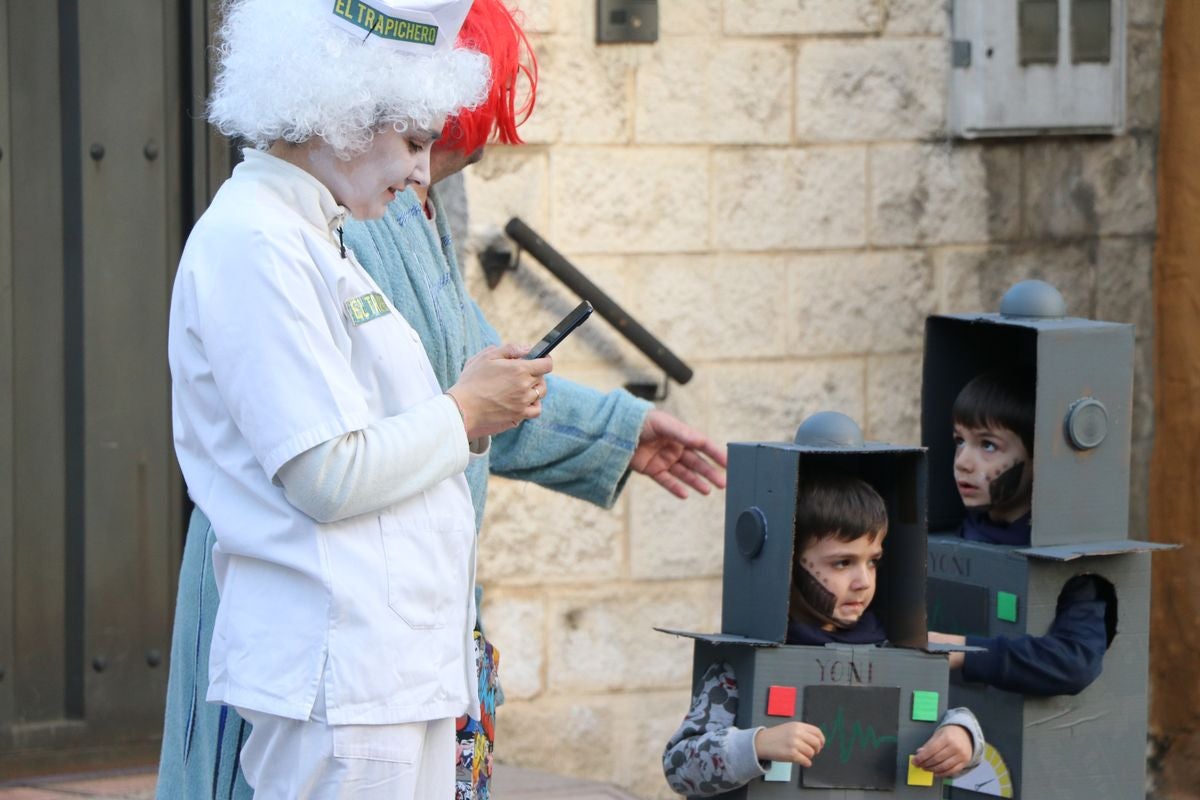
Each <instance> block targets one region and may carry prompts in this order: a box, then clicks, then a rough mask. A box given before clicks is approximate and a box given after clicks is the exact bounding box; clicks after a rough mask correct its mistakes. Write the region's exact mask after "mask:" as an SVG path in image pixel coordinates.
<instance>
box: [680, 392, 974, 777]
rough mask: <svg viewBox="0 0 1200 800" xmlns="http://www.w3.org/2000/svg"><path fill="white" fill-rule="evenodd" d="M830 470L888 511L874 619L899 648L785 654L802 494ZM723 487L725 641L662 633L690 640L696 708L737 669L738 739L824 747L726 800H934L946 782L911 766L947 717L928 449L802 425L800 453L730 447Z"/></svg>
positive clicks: (794, 448) (831, 418) (825, 420)
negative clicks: (932, 648)
mask: <svg viewBox="0 0 1200 800" xmlns="http://www.w3.org/2000/svg"><path fill="white" fill-rule="evenodd" d="M829 470H832V471H835V472H838V473H842V474H847V475H852V476H856V477H857V478H861V479H862V480H864V481H865V482H866V483H868V484H870V485H871V487H873V488H874V489H875V491H877V492H878V493H879V495H880V496H881V497H882V499H883V501H884V505H885V507H886V510H887V517H888V534H887V543H886V545H885V553H886V556H885V558H884V559H883V561H882V562H881V563H880V565H879V567H878V581H877V583H878V586H877V590H876V593H875V597H876V599H877V602H875V603H873V604H872V605H871V610H872V611H874V613H875V615H876V616H877V617H878V619H879V621H880V623H881V624H882V626H883V629H884V630H885V631H886V637H887V640H888V641H889V642H890V643H892V644H893V645H897V646H894V647H880V646H877V645H874V644H869V645H856V644H840V643H833V644H827V645H825V646H823V647H818V646H809V645H791V644H786V643H785V642H786V641H787V636H788V627H789V613H788V612H789V603H790V600H791V594H792V587H793V574H792V572H793V563H794V559H793V555H794V553H793V550H794V547H795V536H794V529H795V519H796V508H797V505H796V504H797V488H798V486H799V485H800V481H801V479H802V478H803V477H804V476H805V475H812V474H820V473H823V472H825V471H829ZM728 476H729V478H728V481H729V483H728V487H727V493H726V513H725V569H724V593H723V597H724V599H723V607H722V632H721V633H719V634H699V633H687V632H682V631H673V630H664V632H666V633H673V634H676V635H681V636H687V637H689V638H692V639H694V640H695V641H696V644H695V656H694V659H695V660H694V669H693V680H694V684H695V686H694V690H695V694H697V696H699V691H700V689H701V687H702V685H703V684H704V683H705V681H706V678H707V677H708V675H707V673H709V672H711V670H710V665H712V664H716V663H720V662H724V663H727V664H729V665H730V666H731V667H732V669H733V672H734V673H735V674H736V681H737V691H738V694H739V700H738V703H737V710H736V712H735V714H736V718H735V720H734V725H735V726H736V727H737V728H741V729H743V730H748V729H754V728H757V727H759V726H773V725H778V724H780V723H784V722H788V721H789V720H797V721H802V722H807V723H809V724H812V725H816V726H817V727H819V728H821V729H822V731H823V733H824V735H825V740H826V741H825V746H824V749H823V750H822V751H821V753H820V754H819V755H818V756H817V757H816V758H815V759H814V760H813V765H812V767H808V768H801V767H799V766H798V765H795V764H791V763H783V762H775V763H772V764H770V766H769V768H768V769H767V772H766V774H765V775H763V776H762V777H760V778H754V779H751V780H750V782H749V783H746V784H745V785H743V786H741V787H740V788H737V789H734V790H731V791H728V792H727V793H726V794H723V795H721V796H725V797H738V798H784V797H794V796H797V795H800V796H803V797H806V798H814V799H817V798H880V797H898V798H934V797H938V796H940V791H941V783H942V781H941V780H940V779H936V778H935V777H934V776H933V774H932V773H928V772H925V771H924V770H919V769H915V768H914V767H913V766H912V764H911V762H910V757H911V755H912V753H914V752H915V751H916V750H917V748H918V747H919V746H920V745H921V744H922V743H924V742H925V741H926V740H927V739H928V738H929V736H930V735H931V734H932V733H933V731H934V729H935V726H936V725H937V723H938V720H939V719H940V718H941V717H942V715H943V714H944V713H945V711H946V708H947V702H946V701H947V691H948V684H949V668H948V665H947V662H946V657H945V656H944V655H942V654H939V653H932V652H928V651H927V650H925V649H923V648H925V643H926V632H925V624H924V616H925V611H924V609H925V592H924V574H925V538H926V537H925V498H926V485H925V481H926V470H925V452H924V450H923V449H922V448H919V447H897V446H892V445H887V444H879V443H874V442H864V441H863V437H862V433H861V431H860V430H859V428H858V426H857V425H856V424H855V423H854V422H853V421H852V420H850V419H849V418H848V417H846V416H844V415H841V414H836V413H832V412H824V413H821V414H816V415H814V416H812V417H810V418H809V419H808V420H806V421H805V422H804V424H803V425H801V426H800V429H799V430H798V431H797V434H796V441H795V442H794V443H769V442H758V443H734V444H730V445H729V470H728ZM968 716H969V715H968ZM685 724H686V723H685ZM718 790H719V789H718ZM677 791H679V789H677Z"/></svg>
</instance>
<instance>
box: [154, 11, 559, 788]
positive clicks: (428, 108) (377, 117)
mask: <svg viewBox="0 0 1200 800" xmlns="http://www.w3.org/2000/svg"><path fill="white" fill-rule="evenodd" d="M374 5H375V7H376V9H379V8H382V9H385V10H386V12H387V13H388V14H389V15H395V16H396V17H397V18H404V19H419V18H420V17H421V14H427V15H428V14H432V15H433V17H434V18H435V20H436V21H437V22H438V25H437V27H436V28H435V30H438V31H440V37H441V39H447V38H448V39H449V42H448V43H447V42H441V44H442V45H444V46H441V47H436V48H432V49H431V50H430V51H428V52H420V53H414V52H412V51H413V49H414V47H415V46H413V45H411V43H403V42H398V41H391V40H389V39H388V38H387V37H386V36H380V35H373V34H376V31H375V30H374V29H372V30H369V31H368V32H367V35H366V36H362V37H360V36H359V35H358V33H357V32H351V31H348V30H346V27H345V25H344V21H343V20H340V19H336V18H335V17H336V13H335V12H336V11H337V8H338V7H337V6H336V5H335V6H332V7H331V6H330V5H329V4H327V3H325V2H323V1H322V0H302V1H301V2H299V3H294V4H291V5H290V7H289V13H288V14H287V15H285V16H284V17H280V16H279V15H278V13H277V12H278V4H277V3H275V2H273V0H232V2H230V3H228V4H227V5H226V6H225V8H224V12H225V17H224V21H223V23H222V27H221V30H220V33H219V39H220V46H219V48H218V64H217V72H216V79H215V82H214V86H215V88H214V91H213V95H212V99H211V103H210V118H211V119H212V121H213V122H214V123H215V124H216V125H217V126H218V127H219V128H220V129H221V130H222V131H223V132H225V133H227V134H230V135H236V136H239V137H241V138H243V139H245V140H247V141H249V142H250V143H252V144H254V145H256V146H257V148H258V149H256V150H247V151H246V153H245V161H244V162H243V163H242V164H240V165H238V167H237V168H236V169H235V170H234V173H233V175H232V176H231V178H230V179H229V180H228V181H227V182H226V183H225V184H224V185H223V186H222V187H221V189H220V190H219V191H218V193H217V195H216V197H215V198H214V199H213V202H212V203H211V205H210V206H209V208H208V210H207V211H206V212H205V213H204V215H203V216H202V217H201V219H200V220H199V221H198V222H197V224H196V226H195V228H194V229H193V231H192V233H191V235H190V236H189V238H188V242H187V245H186V246H185V248H184V253H183V256H182V258H181V261H180V267H179V271H178V275H177V278H176V282H175V287H174V291H173V294H172V301H171V321H170V340H169V345H168V353H169V357H170V366H171V374H172V401H173V409H174V422H175V426H174V427H175V442H176V452H177V455H178V457H179V463H180V466H181V468H182V470H183V473H184V477H185V479H186V481H187V484H188V491H189V494H190V496H191V497H192V498H193V500H194V501H195V503H196V506H197V507H198V508H199V509H201V510H202V511H203V512H204V514H205V516H207V518H208V519H209V520H210V521H211V528H212V530H213V531H214V533H215V537H216V545H215V546H214V547H213V550H212V559H213V568H214V574H215V578H216V585H217V587H218V590H219V592H220V599H221V602H220V606H219V608H218V610H217V615H216V621H215V624H214V630H213V634H212V641H211V652H210V656H209V685H208V692H207V699H208V701H210V702H214V703H221V704H224V705H228V706H232V707H235V708H236V709H237V711H238V714H239V715H240V716H241V717H243V718H245V719H247V720H248V721H250V722H251V723H252V725H253V729H252V731H251V733H250V735H249V737H248V738H247V740H246V742H245V744H244V745H243V746H242V748H241V753H240V759H241V766H242V768H243V771H244V773H245V775H246V779H247V782H248V783H249V784H250V785H251V786H252V787H253V788H254V790H255V797H257V798H259V800H276V799H278V800H284V798H287V799H289V800H290V799H291V798H313V799H314V800H318V799H320V798H332V797H343V796H347V795H352V796H354V797H357V798H364V800H369V799H370V798H379V799H380V800H382V799H383V798H389V800H392V799H396V800H406V799H407V798H414V799H415V798H425V797H449V796H451V794H452V792H453V791H454V756H455V746H454V718H455V717H457V716H459V715H460V714H463V713H470V714H472V715H478V704H479V700H478V686H477V682H476V676H475V665H474V658H473V654H472V651H473V639H472V628H473V626H474V620H475V608H474V591H473V584H474V563H475V518H474V509H473V507H472V504H471V499H470V493H469V490H468V487H467V483H466V479H465V477H464V476H463V471H464V469H465V468H466V466H467V463H468V461H469V459H470V457H471V453H482V452H485V451H486V448H487V446H488V437H489V436H490V435H491V434H493V433H499V432H500V431H502V430H506V429H510V428H512V427H515V426H516V425H519V424H520V422H521V421H522V420H524V419H528V418H533V417H536V416H537V415H538V414H539V413H540V401H541V398H542V397H543V396H544V395H545V388H546V387H545V382H544V380H543V376H544V375H545V374H546V373H547V372H549V370H550V368H551V362H550V361H549V360H548V359H537V360H530V361H526V360H523V359H522V358H521V356H522V355H523V354H524V353H525V352H527V348H522V347H517V346H506V347H503V348H496V347H493V348H488V349H486V350H484V351H483V352H481V353H480V354H478V355H476V356H474V357H472V358H471V359H470V360H469V361H468V362H467V364H466V365H465V366H464V368H463V370H462V372H461V374H460V376H459V379H458V380H457V381H456V382H455V384H454V385H453V386H451V387H450V388H449V389H447V390H445V391H443V390H442V388H441V387H440V386H439V385H438V383H437V380H436V377H435V376H434V374H433V369H432V366H431V365H430V363H429V360H428V357H427V356H426V354H425V352H424V350H423V349H422V347H421V345H420V340H419V338H418V337H417V336H416V335H415V333H414V332H413V331H412V329H411V328H410V327H409V326H408V324H407V323H406V322H405V321H404V320H403V319H402V318H401V317H400V315H399V314H398V313H396V312H395V309H394V308H393V307H392V306H390V304H388V303H387V301H386V299H385V298H384V297H383V296H382V295H381V294H380V293H379V292H378V290H377V286H376V284H375V283H374V282H373V281H372V280H371V279H370V277H369V276H368V275H367V273H366V272H365V271H364V270H363V269H362V267H361V266H360V265H359V264H358V263H357V260H356V259H355V257H354V254H353V253H352V252H350V251H348V250H347V249H346V247H345V245H344V241H342V235H341V234H342V226H343V224H344V222H345V219H346V217H347V215H348V214H353V215H354V216H356V217H358V218H360V219H369V218H373V217H378V216H380V215H382V214H383V212H384V211H385V210H386V208H387V205H388V204H389V203H390V202H391V201H392V200H393V199H394V198H395V196H396V195H397V194H399V193H401V192H403V191H404V190H405V189H406V187H407V186H409V185H410V184H412V183H414V182H427V181H428V171H429V166H428V158H429V148H430V146H431V145H432V142H433V140H434V139H436V138H437V136H438V135H439V132H440V130H441V128H442V125H443V123H444V119H445V117H446V115H447V114H452V113H454V112H456V111H458V110H459V109H461V108H463V107H467V106H471V105H475V104H477V103H479V102H480V101H481V100H482V99H483V97H484V96H485V94H486V89H487V82H488V75H487V69H488V61H487V58H486V56H483V55H481V54H479V53H477V52H474V51H468V50H460V49H455V48H453V46H452V45H453V41H454V37H455V36H456V34H457V28H458V27H459V25H460V24H461V21H462V18H463V16H465V14H466V11H467V9H468V8H469V5H470V4H469V0H460V1H458V2H433V0H406V3H405V5H403V6H400V5H397V4H394V3H390V2H379V1H378V0H376V2H375V4H374ZM376 13H378V12H376ZM414 15H415V16H414ZM389 18H390V17H389ZM380 30H382V31H384V32H385V33H386V31H387V30H389V28H386V27H385V28H381V29H380ZM416 49H417V50H420V49H421V48H416Z"/></svg>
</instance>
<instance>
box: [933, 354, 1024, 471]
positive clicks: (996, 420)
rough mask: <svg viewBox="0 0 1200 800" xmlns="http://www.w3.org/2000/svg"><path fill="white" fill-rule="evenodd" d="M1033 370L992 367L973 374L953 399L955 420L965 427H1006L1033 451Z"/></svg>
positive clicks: (952, 413)
mask: <svg viewBox="0 0 1200 800" xmlns="http://www.w3.org/2000/svg"><path fill="white" fill-rule="evenodd" d="M1036 382H1037V379H1036V378H1035V377H1034V373H1033V370H1031V369H1024V368H1017V367H1014V368H1007V369H995V370H991V371H989V372H984V373H982V374H980V375H976V376H975V377H974V378H972V379H971V381H970V382H969V383H968V384H967V385H966V386H964V387H963V388H962V391H961V392H959V393H958V397H956V398H955V399H954V410H953V412H951V415H952V417H953V419H954V422H955V424H958V425H965V426H966V427H968V428H1007V429H1008V430H1010V431H1012V432H1013V433H1015V434H1016V435H1017V436H1020V437H1021V443H1022V444H1024V445H1025V449H1026V450H1027V451H1028V452H1029V455H1031V456H1032V455H1033V415H1034V387H1035V386H1036Z"/></svg>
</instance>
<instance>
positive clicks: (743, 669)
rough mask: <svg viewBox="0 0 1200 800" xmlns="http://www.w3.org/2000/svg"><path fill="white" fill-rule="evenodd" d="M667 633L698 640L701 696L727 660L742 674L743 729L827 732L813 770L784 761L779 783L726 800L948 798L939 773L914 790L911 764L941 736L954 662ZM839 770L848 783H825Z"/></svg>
mask: <svg viewBox="0 0 1200 800" xmlns="http://www.w3.org/2000/svg"><path fill="white" fill-rule="evenodd" d="M666 632H667V633H674V634H677V635H682V636H688V637H691V638H694V639H696V647H695V660H694V663H693V681H694V685H693V687H692V691H693V694H695V693H696V691H697V690H698V689H699V687H700V685H701V680H702V678H703V676H704V673H705V672H706V671H707V670H708V668H709V666H710V665H712V664H714V663H717V662H721V661H723V662H725V663H727V664H729V665H730V666H731V667H732V668H733V671H734V674H735V675H736V677H737V681H738V697H739V702H738V710H737V721H736V724H737V726H738V727H739V728H746V729H748V728H755V727H758V726H760V725H764V726H770V725H778V724H781V723H784V722H788V721H790V720H799V721H805V722H810V723H812V724H816V725H817V726H818V727H821V728H822V730H823V731H824V732H825V748H824V750H823V751H822V752H821V754H820V755H819V756H817V759H816V760H814V762H813V767H812V769H805V768H803V767H801V766H800V765H798V764H781V765H778V768H777V769H778V771H776V772H775V773H774V775H773V776H772V777H773V778H774V779H773V780H768V779H766V778H759V779H755V780H752V781H751V782H750V783H748V784H747V785H746V786H744V787H742V788H740V789H738V790H735V791H733V792H728V793H726V794H722V795H720V797H724V798H739V800H741V799H744V800H781V799H782V798H805V799H806V800H880V798H885V797H895V798H905V800H935V799H936V798H940V797H941V792H942V786H941V784H942V781H941V780H940V779H937V778H934V777H933V776H932V775H928V774H927V779H928V780H929V785H909V783H908V778H909V772H908V769H909V766H908V759H909V756H911V755H912V754H913V753H914V752H916V750H917V748H918V747H920V746H921V745H922V744H924V743H925V742H926V740H928V739H929V737H930V736H932V735H933V731H934V728H935V727H936V725H937V721H938V720H939V719H940V718H941V716H942V714H943V713H945V711H946V708H947V705H946V701H947V687H948V682H949V667H948V666H947V662H946V658H945V656H942V655H935V654H930V653H924V652H921V651H918V650H911V649H908V648H899V647H873V646H869V645H868V646H850V645H827V646H825V647H805V646H794V645H779V644H777V643H775V642H765V641H758V640H751V639H745V638H743V637H738V636H728V635H725V636H722V635H719V634H718V635H703V634H692V633H683V632H680V631H666ZM773 688H774V689H775V691H776V692H778V691H779V690H780V689H782V690H783V691H784V692H787V693H789V694H791V695H792V696H791V697H790V698H785V703H786V702H787V700H789V699H790V700H791V702H790V703H788V706H790V710H791V713H790V714H789V713H781V709H779V708H775V709H771V703H770V702H769V701H770V700H771V699H772V689H773ZM806 703H811V705H812V708H809V707H807V706H806ZM914 703H915V705H914ZM769 710H774V711H775V712H776V713H774V714H772V713H768V711H769ZM787 710H789V708H783V709H782V711H783V712H786V711H787ZM922 711H924V712H925V713H922ZM914 716H916V717H921V718H920V719H914ZM830 774H832V775H833V776H834V779H833V781H832V782H833V783H839V784H840V785H839V786H838V787H836V788H834V787H830V786H826V785H821V784H827V783H830V782H831V781H829V780H826V779H827V778H828V777H830ZM855 782H857V783H860V784H869V785H873V786H875V787H876V788H873V789H872V788H845V786H846V785H847V783H855Z"/></svg>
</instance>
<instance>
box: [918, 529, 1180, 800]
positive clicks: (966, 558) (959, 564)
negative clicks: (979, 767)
mask: <svg viewBox="0 0 1200 800" xmlns="http://www.w3.org/2000/svg"><path fill="white" fill-rule="evenodd" d="M1164 547H1168V546H1166V545H1153V544H1150V543H1146V542H1131V541H1122V542H1113V543H1108V544H1104V545H1097V546H1092V547H1089V546H1080V547H1072V548H1068V547H1058V548H1023V549H1022V548H1012V547H1002V546H998V545H989V544H981V543H978V542H967V541H963V540H962V539H959V538H958V537H955V536H949V535H944V536H930V537H929V578H930V580H929V597H928V603H929V614H930V620H929V627H930V629H931V630H940V631H943V632H947V633H959V634H964V635H978V636H1001V635H1003V636H1020V635H1023V634H1026V633H1029V634H1032V635H1042V634H1044V633H1045V632H1046V629H1047V628H1048V627H1049V626H1050V623H1051V622H1052V621H1053V619H1054V615H1055V608H1056V604H1057V601H1058V596H1059V593H1060V591H1061V590H1062V587H1063V585H1064V584H1065V583H1066V582H1067V581H1068V580H1069V579H1071V578H1072V577H1074V576H1076V575H1083V574H1089V575H1096V576H1099V577H1101V578H1103V579H1104V580H1106V581H1108V582H1109V583H1110V584H1112V586H1113V587H1114V590H1115V592H1116V597H1117V604H1116V606H1117V619H1116V631H1117V635H1116V637H1115V638H1114V639H1113V641H1112V645H1111V646H1110V648H1109V650H1108V652H1107V653H1106V654H1105V657H1104V669H1103V671H1102V672H1101V674H1100V677H1099V678H1097V679H1096V681H1095V682H1094V683H1093V684H1092V685H1091V686H1089V687H1088V688H1087V689H1085V690H1084V691H1083V692H1081V693H1079V694H1078V695H1075V696H1067V695H1060V696H1056V697H1046V698H1043V697H1026V696H1022V695H1019V694H1013V693H1011V692H1005V691H1001V690H999V689H994V688H991V687H988V686H984V685H982V684H970V683H964V682H961V681H960V680H958V679H957V677H956V679H955V681H954V682H953V683H952V684H951V687H950V705H951V706H966V707H967V708H970V709H971V710H972V711H973V712H975V715H976V716H977V717H978V718H979V722H980V724H981V725H982V726H983V730H984V735H985V736H986V737H987V742H988V748H989V752H988V753H987V754H986V761H987V762H989V763H990V764H991V768H992V770H993V771H994V772H995V776H994V781H995V782H994V783H987V784H986V786H985V788H986V794H988V795H990V796H1001V797H1015V798H1025V800H1054V799H1055V798H1063V800H1066V799H1067V798H1070V800H1082V799H1083V798H1087V800H1129V798H1136V797H1142V796H1143V795H1144V794H1145V758H1146V753H1145V750H1146V680H1147V677H1146V676H1147V664H1148V659H1149V656H1148V653H1149V613H1150V551H1151V550H1156V549H1162V548H1164ZM1102 553H1103V554H1102ZM983 772H987V770H986V769H984V770H983ZM1005 773H1007V775H1005ZM992 777H993V776H992V775H986V776H984V777H976V778H975V781H978V782H980V783H984V782H986V781H987V779H988V778H992ZM967 783H968V782H967V781H964V780H963V779H961V778H960V779H959V780H958V781H956V782H955V784H956V785H955V787H954V788H952V789H951V790H950V793H949V796H950V797H952V798H973V797H979V796H980V795H979V794H977V793H976V792H974V791H966V790H964V788H963V787H964V786H966V785H967ZM972 785H973V784H972ZM1006 785H1007V786H1008V787H1010V791H1011V792H1012V793H1011V794H997V791H998V790H1000V789H1001V788H1003V787H1004V786H1006Z"/></svg>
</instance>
